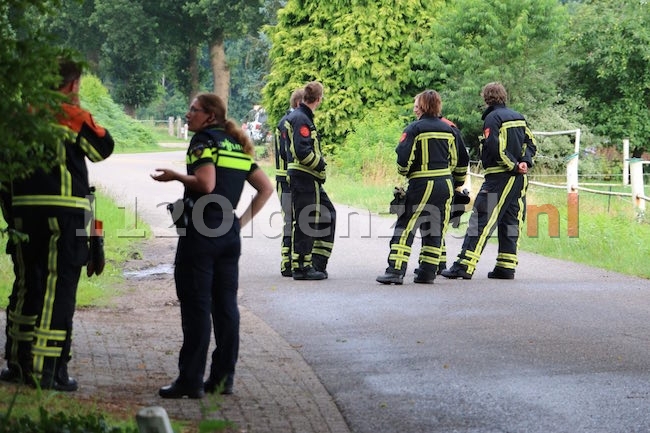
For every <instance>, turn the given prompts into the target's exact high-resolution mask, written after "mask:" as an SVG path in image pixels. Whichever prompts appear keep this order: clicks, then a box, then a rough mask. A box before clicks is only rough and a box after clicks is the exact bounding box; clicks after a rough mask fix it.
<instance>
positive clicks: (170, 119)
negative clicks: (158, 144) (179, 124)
mask: <svg viewBox="0 0 650 433" xmlns="http://www.w3.org/2000/svg"><path fill="white" fill-rule="evenodd" d="M167 132H168V133H169V135H171V136H172V137H173V136H174V116H169V117H168V118H167Z"/></svg>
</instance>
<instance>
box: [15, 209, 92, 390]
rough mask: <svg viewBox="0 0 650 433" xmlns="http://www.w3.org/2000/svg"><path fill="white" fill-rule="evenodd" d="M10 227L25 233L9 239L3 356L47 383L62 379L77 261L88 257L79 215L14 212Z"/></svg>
mask: <svg viewBox="0 0 650 433" xmlns="http://www.w3.org/2000/svg"><path fill="white" fill-rule="evenodd" d="M14 227H15V229H16V230H17V231H19V232H21V233H24V234H26V235H28V236H29V238H28V239H26V240H22V241H19V242H17V243H15V244H14V243H12V242H11V241H10V244H9V246H8V251H9V252H10V253H11V257H12V260H13V265H14V276H15V279H14V284H13V288H12V292H11V295H10V297H9V305H8V307H7V326H6V336H7V342H6V345H5V358H6V359H7V363H8V365H9V367H10V368H17V369H20V371H21V372H22V373H23V375H24V377H25V378H26V377H27V376H31V375H32V374H33V375H34V378H35V379H36V380H37V381H39V382H41V383H43V384H44V385H51V383H52V380H53V379H54V377H55V376H57V375H60V377H61V379H62V380H67V363H68V361H69V360H70V348H71V342H72V319H73V315H74V311H75V305H76V295H77V285H78V283H79V276H80V274H81V267H82V266H83V265H84V264H85V263H86V261H87V258H88V238H87V236H86V233H85V229H84V227H85V224H84V216H83V215H81V214H70V215H62V216H58V217H48V216H39V215H38V212H37V211H35V212H34V215H31V216H29V217H16V218H15V219H14Z"/></svg>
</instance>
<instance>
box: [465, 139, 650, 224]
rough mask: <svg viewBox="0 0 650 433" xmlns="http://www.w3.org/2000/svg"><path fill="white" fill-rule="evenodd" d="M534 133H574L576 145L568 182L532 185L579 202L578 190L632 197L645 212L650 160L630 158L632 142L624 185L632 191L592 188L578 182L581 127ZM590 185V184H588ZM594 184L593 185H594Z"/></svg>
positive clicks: (626, 145) (626, 142)
mask: <svg viewBox="0 0 650 433" xmlns="http://www.w3.org/2000/svg"><path fill="white" fill-rule="evenodd" d="M533 134H534V135H536V136H540V137H546V136H552V135H574V136H575V147H574V149H573V153H572V154H571V155H569V156H568V157H566V158H565V160H566V163H567V164H566V184H565V185H554V184H548V183H543V182H538V181H530V184H532V185H538V186H542V187H546V188H556V189H565V188H566V191H567V194H568V201H569V202H577V195H578V191H584V192H589V193H593V194H603V195H612V196H619V197H630V198H631V201H632V205H633V206H634V209H635V210H636V211H637V213H639V214H643V213H644V212H645V207H646V202H647V201H649V200H650V197H648V196H647V195H646V194H645V185H644V180H643V166H644V165H645V164H650V161H644V160H642V159H640V158H630V157H629V155H630V142H629V140H623V186H630V187H631V191H630V192H615V191H603V190H599V189H594V188H590V187H588V186H584V185H580V184H579V182H578V163H579V160H580V129H572V130H567V131H552V132H546V131H533ZM470 175H472V176H476V177H483V176H482V175H478V174H475V173H470ZM586 185H589V184H586ZM592 186H593V185H592Z"/></svg>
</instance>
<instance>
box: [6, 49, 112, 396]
mask: <svg viewBox="0 0 650 433" xmlns="http://www.w3.org/2000/svg"><path fill="white" fill-rule="evenodd" d="M59 71H60V74H61V78H62V84H61V87H60V88H59V89H58V90H59V91H60V92H61V93H63V94H64V95H67V96H68V101H66V102H64V103H63V104H62V105H61V108H62V111H61V114H60V115H59V123H60V124H61V125H64V126H65V127H67V128H68V129H69V131H70V132H69V138H68V139H66V140H65V141H64V142H62V143H60V147H59V150H58V152H59V155H60V159H59V160H57V161H56V163H55V164H54V166H53V167H52V168H51V169H50V170H49V171H45V170H37V171H35V172H34V173H33V174H31V175H30V176H29V177H27V178H25V179H21V180H16V181H14V182H12V185H11V198H10V200H11V211H10V213H11V218H12V222H11V223H10V224H9V226H10V227H12V228H13V229H15V230H16V231H17V232H20V233H23V234H26V235H27V236H28V238H26V239H21V240H16V238H13V240H12V241H10V245H8V248H9V250H10V253H11V254H12V259H13V261H14V272H15V281H14V284H13V289H12V293H11V296H10V297H9V306H8V307H7V329H6V335H7V343H6V346H5V357H6V359H7V364H8V367H7V368H6V369H3V370H2V372H1V373H0V379H1V380H4V381H12V382H20V381H25V382H27V383H32V384H35V385H37V386H40V388H42V389H56V390H59V391H75V390H76V389H77V387H78V385H77V382H76V381H75V380H74V379H72V378H71V377H69V375H68V367H67V366H68V362H69V360H70V346H71V341H72V318H73V315H74V310H75V303H76V292H77V284H78V282H79V277H80V274H81V268H82V266H83V265H85V264H86V263H87V261H88V252H89V250H88V237H87V236H86V235H85V233H86V222H87V221H88V219H87V216H88V215H89V214H90V212H91V203H90V200H89V194H90V186H89V183H88V168H87V167H86V161H85V159H86V158H88V159H90V161H92V162H97V161H101V160H103V159H105V158H107V157H108V156H109V155H111V153H112V152H113V147H114V142H113V139H112V138H111V135H110V134H109V132H108V131H107V130H106V129H104V128H102V127H101V126H99V125H97V124H96V123H95V122H94V120H93V118H92V116H91V114H90V113H89V112H87V111H85V110H83V109H82V108H81V107H80V106H79V97H78V92H79V83H80V77H81V72H82V68H81V65H80V64H78V63H76V62H73V61H70V60H67V59H66V60H62V61H60V63H59Z"/></svg>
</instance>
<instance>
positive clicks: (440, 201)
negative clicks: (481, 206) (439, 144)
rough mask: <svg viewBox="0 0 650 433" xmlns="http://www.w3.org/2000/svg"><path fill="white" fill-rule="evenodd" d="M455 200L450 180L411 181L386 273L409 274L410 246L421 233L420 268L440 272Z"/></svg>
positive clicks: (398, 220) (448, 178) (399, 217)
mask: <svg viewBox="0 0 650 433" xmlns="http://www.w3.org/2000/svg"><path fill="white" fill-rule="evenodd" d="M452 196H453V187H452V180H451V177H450V176H444V177H436V178H429V179H411V180H410V181H409V186H408V188H407V190H406V204H405V207H404V209H403V212H402V213H401V214H400V215H399V216H398V218H397V222H396V223H395V230H394V232H393V237H392V238H391V240H390V254H389V255H388V269H387V271H389V272H391V271H392V272H395V273H399V274H402V275H404V274H405V273H406V267H407V265H408V261H409V258H410V256H411V246H412V245H413V240H414V238H415V232H416V231H417V230H418V229H419V230H420V236H421V237H422V248H421V250H420V257H419V260H418V263H419V268H420V269H421V270H424V271H429V272H435V271H436V270H437V269H438V264H439V262H440V256H441V248H442V239H443V236H444V233H445V230H446V227H447V222H448V221H449V212H450V209H451V199H452Z"/></svg>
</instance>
